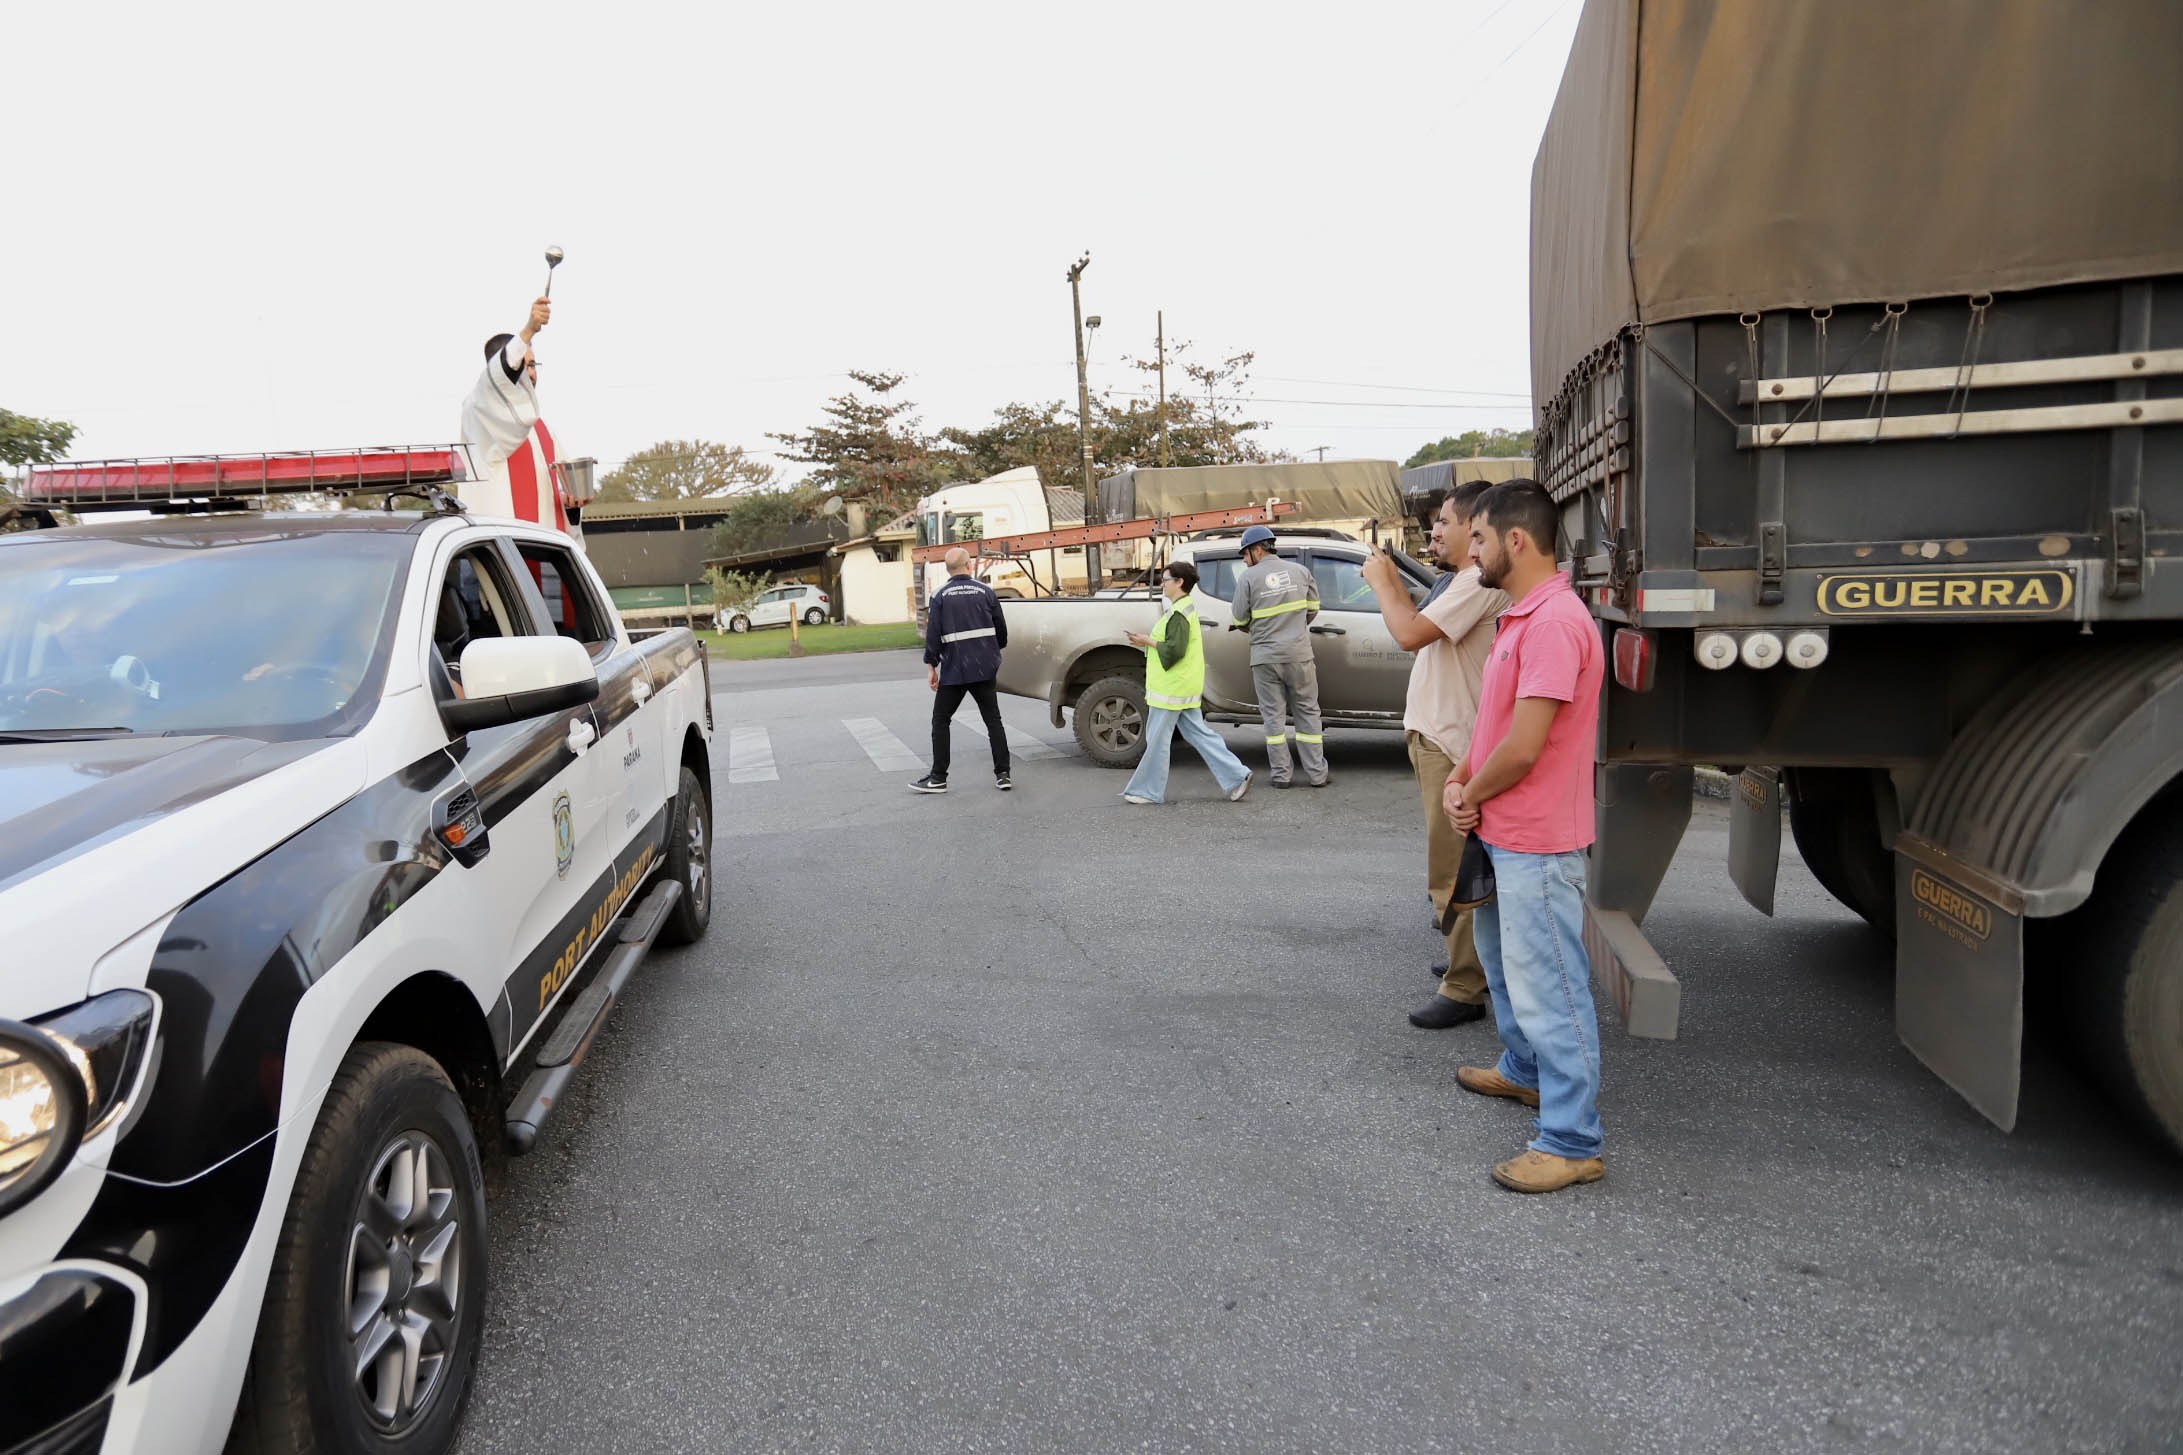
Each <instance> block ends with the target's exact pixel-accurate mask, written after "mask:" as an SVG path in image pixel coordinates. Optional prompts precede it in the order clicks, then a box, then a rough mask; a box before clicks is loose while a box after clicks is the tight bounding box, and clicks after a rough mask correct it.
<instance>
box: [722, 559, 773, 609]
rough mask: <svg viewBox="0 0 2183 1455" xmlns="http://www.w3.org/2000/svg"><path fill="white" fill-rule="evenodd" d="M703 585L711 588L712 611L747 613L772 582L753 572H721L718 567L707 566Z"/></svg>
mask: <svg viewBox="0 0 2183 1455" xmlns="http://www.w3.org/2000/svg"><path fill="white" fill-rule="evenodd" d="M705 584H706V585H707V586H710V587H711V588H712V599H713V609H714V610H716V611H748V610H750V608H751V603H753V602H755V601H756V600H757V599H758V598H759V596H760V595H761V594H762V593H763V592H764V591H765V590H766V588H767V587H769V586H771V585H772V584H773V582H772V581H771V580H769V579H768V578H766V577H765V576H762V575H760V574H758V573H757V572H755V571H723V570H721V569H720V568H719V567H718V566H707V567H706V568H705Z"/></svg>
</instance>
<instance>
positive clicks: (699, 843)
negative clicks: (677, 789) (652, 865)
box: [682, 798, 712, 914]
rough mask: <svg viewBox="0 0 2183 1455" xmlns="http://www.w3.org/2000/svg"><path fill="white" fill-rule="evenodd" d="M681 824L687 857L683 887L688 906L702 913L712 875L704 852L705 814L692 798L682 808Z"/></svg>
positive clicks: (710, 889) (709, 889)
mask: <svg viewBox="0 0 2183 1455" xmlns="http://www.w3.org/2000/svg"><path fill="white" fill-rule="evenodd" d="M682 826H683V844H684V849H685V853H686V856H687V859H688V879H687V882H686V883H685V884H684V886H683V887H684V888H685V889H687V890H688V891H689V895H690V907H691V908H693V909H695V910H696V911H697V912H698V913H699V914H703V913H704V912H705V896H706V895H708V894H710V893H711V892H712V875H711V871H710V866H709V865H708V863H707V862H706V854H705V815H704V814H703V813H701V812H699V810H698V806H697V800H696V799H694V798H693V799H691V800H690V803H689V806H688V807H687V808H685V809H684V810H683V814H682Z"/></svg>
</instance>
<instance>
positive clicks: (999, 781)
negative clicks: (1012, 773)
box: [993, 773, 1016, 793]
mask: <svg viewBox="0 0 2183 1455" xmlns="http://www.w3.org/2000/svg"><path fill="white" fill-rule="evenodd" d="M993 786H994V787H995V788H998V789H999V790H1000V791H1001V792H1003V793H1006V792H1007V791H1008V790H1009V789H1011V788H1013V787H1015V786H1016V785H1015V784H1013V783H1011V782H1009V781H1008V775H1007V774H1006V773H995V774H994V775H993Z"/></svg>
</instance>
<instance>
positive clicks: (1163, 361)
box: [1153, 308, 1167, 470]
mask: <svg viewBox="0 0 2183 1455" xmlns="http://www.w3.org/2000/svg"><path fill="white" fill-rule="evenodd" d="M1153 317H1154V318H1155V319H1157V320H1158V321H1159V322H1158V328H1159V349H1160V468H1161V469H1163V470H1164V469H1166V468H1167V310H1166V309H1164V308H1163V309H1161V310H1160V311H1159V312H1158V313H1156V314H1154V315H1153Z"/></svg>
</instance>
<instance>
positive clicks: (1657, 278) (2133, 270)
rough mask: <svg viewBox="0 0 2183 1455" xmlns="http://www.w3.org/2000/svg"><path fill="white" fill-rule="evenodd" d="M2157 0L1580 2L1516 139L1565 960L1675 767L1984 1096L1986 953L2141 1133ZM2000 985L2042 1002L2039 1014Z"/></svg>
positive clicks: (1909, 1030) (2155, 945)
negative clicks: (1871, 952) (1554, 524)
mask: <svg viewBox="0 0 2183 1455" xmlns="http://www.w3.org/2000/svg"><path fill="white" fill-rule="evenodd" d="M2178 56H2183V6H2179V5H2176V4H2174V3H2173V0H2102V3H2100V4H2096V5H2094V4H2071V5H2061V4H2052V3H2046V0H2006V3H2003V0H1993V3H1972V0H1955V3H1947V0H1933V3H1925V4H1916V5H1904V4H1901V3H1900V0H1769V3H1765V4H1759V3H1755V0H1753V3H1720V0H1587V4H1586V6H1585V9H1584V12H1583V15H1582V18H1581V20H1580V22H1579V25H1578V28H1577V34H1576V38H1575V42H1574V45H1573V48H1572V51H1571V54H1570V58H1569V62H1568V66H1567V70H1566V72H1565V74H1564V76H1563V79H1562V84H1561V89H1560V92H1559V94H1558V96H1557V98H1556V101H1555V104H1554V108H1553V112H1552V116H1551V119H1550V121H1549V123H1548V126H1547V129H1546V133H1545V136H1544V139H1543V141H1542V143H1541V145H1540V148H1539V152H1538V157H1537V161H1536V163H1535V166H1534V168H1533V173H1532V193H1531V300H1532V301H1531V333H1532V349H1531V361H1532V371H1533V389H1534V394H1535V397H1536V399H1537V401H1538V414H1539V417H1538V444H1537V449H1536V452H1535V453H1536V456H1537V462H1536V469H1537V475H1538V478H1539V480H1540V481H1541V483H1542V484H1544V485H1545V486H1546V487H1547V489H1548V490H1549V491H1550V492H1551V493H1552V495H1553V497H1554V499H1555V500H1556V501H1557V502H1558V503H1559V504H1560V506H1561V508H1562V512H1563V515H1562V522H1563V537H1564V538H1563V542H1562V548H1563V552H1564V554H1565V556H1566V558H1567V559H1568V560H1569V562H1570V568H1571V570H1572V573H1573V576H1574V579H1575V581H1576V583H1577V585H1578V586H1579V588H1580V589H1581V590H1582V591H1583V592H1584V593H1585V594H1586V596H1587V598H1588V599H1589V601H1590V602H1591V604H1592V606H1593V608H1594V610H1595V611H1596V613H1597V615H1598V616H1599V619H1600V621H1601V623H1602V629H1603V631H1604V633H1605V636H1606V638H1607V645H1608V646H1609V648H1610V649H1611V660H1612V662H1613V666H1614V671H1613V678H1612V682H1611V684H1610V686H1609V689H1608V695H1607V699H1606V702H1605V704H1604V711H1603V712H1602V715H1601V722H1600V738H1599V759H1600V767H1599V772H1598V778H1597V799H1598V828H1599V837H1598V845H1597V849H1596V851H1595V855H1594V865H1595V867H1594V873H1593V877H1592V888H1591V906H1590V909H1591V914H1590V925H1589V929H1588V933H1589V938H1590V940H1591V944H1592V949H1593V955H1594V964H1595V972H1596V973H1597V974H1598V976H1599V978H1600V979H1601V981H1602V983H1603V984H1604V985H1605V986H1606V988H1607V990H1608V991H1609V994H1610V997H1611V998H1612V999H1613V1000H1614V1001H1615V1002H1616V1004H1617V1005H1618V1007H1619V1008H1620V1009H1621V1011H1622V1012H1623V1015H1624V1017H1625V1019H1626V1021H1627V1023H1628V1025H1629V1028H1630V1030H1631V1031H1633V1032H1636V1033H1640V1034H1656V1035H1661V1034H1664V1035H1672V1034H1673V1033H1674V1027H1675V1020H1676V1013H1677V1010H1678V1007H1679V999H1678V990H1677V987H1676V984H1675V981H1674V979H1673V977H1672V974H1671V972H1670V971H1669V969H1668V968H1667V967H1666V966H1665V965H1663V964H1662V963H1661V960H1660V958H1659V956H1658V955H1657V954H1655V953H1654V952H1653V951H1652V949H1651V947H1650V946H1649V945H1648V944H1647V943H1646V941H1645V938H1644V935H1643V931H1642V929H1641V923H1642V921H1643V919H1644V916H1645V913H1646V910H1647V908H1648V907H1649V905H1650V904H1651V902H1652V899H1653V895H1654V892H1655V891H1656V889H1657V888H1658V886H1659V884H1660V881H1661V879H1662V877H1663V875H1664V874H1665V872H1666V869H1667V865H1668V862H1669V860H1670V858H1671V857H1672V855H1673V854H1674V851H1675V847H1676V844H1677V842H1678V840H1679V839H1680V837H1681V835H1682V832H1683V829H1684V826H1685V824H1686V822H1687V820H1688V817H1689V814H1690V786H1691V774H1692V771H1693V768H1694V766H1696V765H1702V764H1719V765H1727V766H1729V767H1731V768H1740V769H1741V770H1742V771H1741V778H1740V782H1739V784H1738V786H1737V791H1736V793H1735V794H1734V795H1733V797H1732V800H1731V802H1732V810H1731V811H1732V828H1731V839H1730V850H1729V857H1730V869H1731V872H1732V874H1733V876H1734V878H1735V880H1736V883H1737V884H1738V886H1739V887H1740V888H1741V890H1742V892H1743V894H1744V895H1745V897H1746V898H1748V899H1749V900H1750V901H1751V902H1752V903H1753V904H1754V905H1756V906H1758V907H1759V908H1760V909H1761V910H1764V911H1766V912H1769V913H1770V912H1771V907H1772V903H1773V892H1774V878H1775V869H1776V866H1777V863H1778V855H1779V852H1780V837H1781V808H1782V805H1783V803H1784V802H1786V805H1787V809H1788V815H1789V823H1790V829H1791V831H1792V833H1793V835H1794V838H1795V840H1796V843H1797V846H1798V847H1799V849H1800V850H1801V851H1802V853H1803V855H1804V858H1805V861H1806V862H1807V863H1808V864H1809V865H1810V867H1811V868H1812V870H1813V872H1814V873H1815V874H1816V875H1817V876H1818V878H1819V880H1820V882H1821V883H1822V884H1824V885H1825V886H1826V887H1827V888H1828V889H1829V890H1830V891H1831V892H1832V893H1833V894H1835V895H1836V896H1837V897H1838V898H1840V899H1841V900H1843V901H1844V902H1845V903H1847V904H1848V905H1849V906H1850V907H1852V908H1853V909H1855V910H1857V911H1858V912H1859V913H1860V914H1862V915H1863V916H1864V917H1865V918H1866V919H1868V920H1870V921H1871V922H1872V923H1873V924H1874V925H1875V926H1876V927H1878V928H1880V929H1882V930H1883V931H1885V932H1886V933H1888V934H1890V935H1892V936H1893V937H1894V939H1895V946H1896V948H1895V957H1896V981H1895V1000H1896V1022H1897V1029H1898V1031H1899V1033H1900V1034H1901V1037H1902V1039H1903V1040H1904V1041H1905V1042H1906V1043H1907V1044H1908V1046H1909V1047H1910V1049H1911V1050H1912V1051H1913V1052H1915V1053H1916V1054H1917V1056H1918V1057H1919V1058H1920V1059H1921V1060H1922V1061H1923V1062H1924V1063H1925V1064H1926V1065H1927V1066H1929V1067H1930V1068H1931V1069H1932V1070H1933V1071H1934V1072H1936V1073H1937V1074H1938V1075H1939V1076H1940V1077H1941V1078H1942V1079H1944V1080H1945V1081H1947V1082H1948V1083H1949V1084H1950V1085H1951V1086H1953V1087H1955V1088H1956V1089H1957V1090H1958V1091H1959V1092H1961V1093H1962V1094H1963V1096H1964V1097H1965V1098H1966V1099H1968V1100H1969V1101H1970V1102H1971V1104H1972V1105H1973V1106H1975V1107H1976V1108H1977V1109H1978V1110H1979V1111H1981V1112H1983V1113H1984V1114H1985V1115H1986V1116H1987V1117H1989V1118H1991V1119H1992V1120H1993V1121H1995V1122H1996V1123H1998V1124H1999V1125H2001V1126H2002V1127H2004V1128H2008V1127H2011V1126H2013V1124H2014V1123H2015V1120H2016V1116H2017V1103H2018V1089H2019V1069H2018V1068H2019V1059H2020V1047H2021V1041H2022V1037H2023V1032H2024V1026H2025V1021H2026V1015H2025V1004H2026V987H2027V978H2028V979H2029V983H2030V984H2031V987H2032V989H2033V991H2034V993H2035V994H2036V995H2038V996H2042V997H2051V1000H2052V1003H2053V1005H2054V1006H2055V1007H2056V1010H2057V1014H2056V1016H2055V1017H2054V1019H2056V1020H2057V1021H2059V1022H2061V1023H2063V1024H2066V1026H2067V1028H2068V1031H2069V1033H2070V1035H2071V1038H2072V1040H2073V1042H2074V1043H2075V1045H2076V1046H2077V1047H2078V1048H2079V1049H2080V1050H2081V1051H2082V1060H2083V1062H2084V1064H2085V1065H2086V1067H2087V1068H2088V1069H2089V1070H2091V1071H2092V1072H2093V1073H2094V1074H2095V1075H2097V1076H2098V1077H2099V1078H2100V1079H2101V1080H2103V1081H2104V1082H2105V1083H2106V1084H2107V1086H2108V1088H2109V1089H2110V1090H2111V1091H2112V1092H2113V1093H2114V1094H2115V1095H2116V1096H2117V1097H2118V1098H2119V1099H2120V1100H2121V1101H2123V1102H2124V1103H2126V1104H2127V1105H2129V1106H2130V1107H2132V1108H2133V1109H2135V1110H2136V1111H2138V1112H2140V1113H2142V1114H2143V1116H2144V1118H2145V1120H2146V1121H2147V1122H2148V1123H2149V1124H2150V1126H2151V1127H2153V1128H2154V1129H2155V1130H2156V1131H2157V1132H2158V1133H2159V1134H2162V1135H2164V1136H2165V1137H2166V1138H2168V1139H2169V1140H2170V1141H2171V1142H2174V1143H2176V1144H2177V1145H2179V1146H2183V84H2179V83H2178V79H2177V77H2178V71H2177V57H2178ZM2042 1003H2043V1002H2042Z"/></svg>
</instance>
